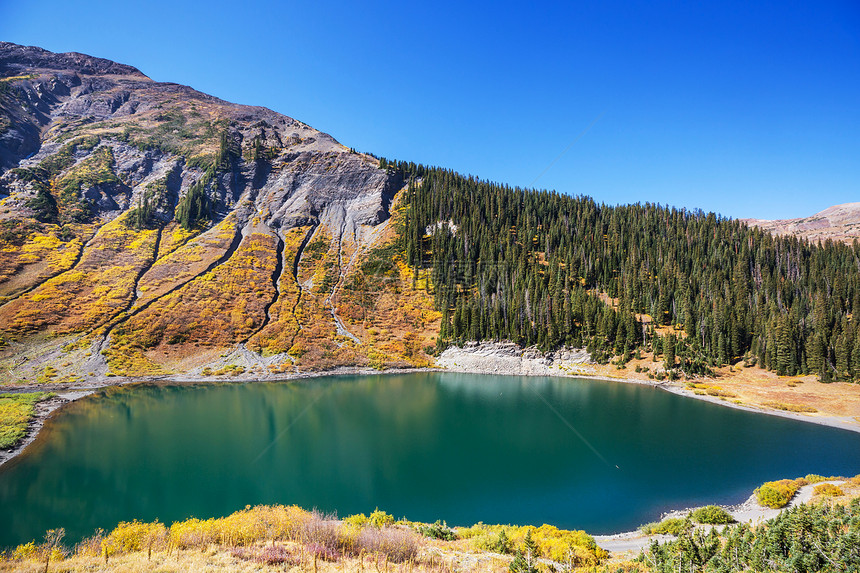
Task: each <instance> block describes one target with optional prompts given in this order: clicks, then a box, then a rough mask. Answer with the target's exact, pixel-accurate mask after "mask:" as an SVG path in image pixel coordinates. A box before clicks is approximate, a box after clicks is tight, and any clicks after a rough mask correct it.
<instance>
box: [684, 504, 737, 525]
mask: <svg viewBox="0 0 860 573" xmlns="http://www.w3.org/2000/svg"><path fill="white" fill-rule="evenodd" d="M690 519H692V520H693V521H695V522H696V523H704V524H708V525H724V524H726V523H734V522H735V518H734V517H732V514H730V513H729V512H728V511H726V510H725V509H723V508H722V507H719V506H716V505H708V506H705V507H700V508H698V509H696V510H694V511H693V512H692V513H690Z"/></svg>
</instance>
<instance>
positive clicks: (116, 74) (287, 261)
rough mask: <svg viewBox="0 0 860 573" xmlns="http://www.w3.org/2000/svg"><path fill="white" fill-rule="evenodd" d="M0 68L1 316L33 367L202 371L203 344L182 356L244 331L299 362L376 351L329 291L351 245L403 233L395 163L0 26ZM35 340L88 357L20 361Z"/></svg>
mask: <svg viewBox="0 0 860 573" xmlns="http://www.w3.org/2000/svg"><path fill="white" fill-rule="evenodd" d="M0 70H3V71H4V74H6V75H5V76H4V78H2V79H0V82H2V83H0V88H2V90H0V106H2V111H3V115H2V117H3V118H4V124H3V125H0V197H2V212H0V226H2V231H3V235H4V239H3V240H4V245H5V247H6V248H5V249H4V250H3V254H2V256H0V296H2V297H3V298H2V299H0V301H2V302H3V305H2V307H0V328H2V330H3V336H4V340H5V341H6V342H7V343H9V344H10V346H9V347H8V348H7V349H6V350H5V351H4V354H5V355H6V356H5V358H6V360H7V361H11V362H7V364H8V363H11V364H13V365H14V368H13V371H14V372H15V373H16V374H17V375H20V376H22V379H23V380H34V379H38V378H41V379H43V380H58V379H63V378H64V377H65V378H70V379H79V378H81V377H83V376H88V375H90V373H92V375H97V376H102V375H107V374H119V375H133V374H134V375H139V374H159V373H165V372H186V371H187V370H188V368H189V367H191V369H197V370H199V369H200V368H201V367H202V366H204V365H205V364H206V363H208V362H209V360H208V359H207V360H203V361H202V363H199V364H198V363H194V361H191V362H189V361H188V360H186V355H188V354H189V353H190V349H191V348H198V347H199V346H200V345H203V347H204V348H210V349H211V351H209V352H208V354H210V355H211V356H209V358H217V357H218V356H219V355H221V354H223V353H224V352H225V351H230V350H231V349H233V348H234V347H235V346H236V345H239V346H240V347H242V348H244V347H245V346H246V345H249V346H252V347H253V348H255V350H256V351H257V352H261V353H264V354H268V355H270V356H269V358H271V356H275V357H277V359H275V360H272V359H268V358H267V360H266V361H265V362H260V361H258V362H259V363H260V364H261V367H263V368H266V367H271V368H272V369H275V370H283V369H285V368H286V369H289V370H291V371H292V370H293V369H295V368H298V366H297V365H298V364H299V356H298V355H300V354H301V355H304V356H306V358H305V359H304V362H307V363H309V365H308V367H312V368H316V367H321V366H325V365H329V366H333V365H337V364H345V363H348V364H359V365H360V364H367V363H368V362H369V360H370V358H368V356H367V355H368V354H371V355H376V354H379V352H377V351H375V350H371V349H372V348H375V346H374V345H373V344H368V345H365V347H364V348H362V349H361V350H360V351H358V352H356V351H355V350H354V348H352V347H351V346H350V345H346V344H344V343H343V342H342V341H340V340H337V338H338V336H340V337H345V338H348V339H349V338H351V339H352V341H353V342H355V341H357V340H358V339H357V338H356V337H355V336H354V335H351V333H350V332H349V330H348V328H347V327H346V326H344V322H343V320H341V318H340V317H339V316H338V314H337V310H336V309H337V307H338V304H339V299H340V293H339V290H340V289H341V287H342V283H343V281H344V279H345V278H346V277H345V275H346V273H347V271H348V270H349V269H350V268H351V265H353V264H354V262H355V259H356V257H357V256H358V254H359V253H361V252H364V251H366V250H367V249H369V248H371V247H372V246H374V244H372V241H371V239H373V240H384V241H390V240H391V237H390V233H389V235H385V236H383V235H384V233H383V231H384V227H385V225H384V223H386V222H387V221H388V220H389V218H390V217H391V204H392V201H393V200H394V196H395V194H396V192H397V191H398V189H399V188H400V186H401V185H402V181H401V177H400V175H399V174H397V173H393V172H390V171H388V170H386V169H380V168H379V166H378V161H377V160H376V159H375V158H373V157H371V156H368V155H365V154H358V153H355V152H354V151H352V150H350V149H348V148H346V147H345V146H343V145H341V144H340V143H338V142H337V141H336V140H335V139H334V138H333V137H331V136H330V135H328V134H325V133H322V132H320V131H318V130H315V129H313V128H311V127H310V126H308V125H306V124H304V123H302V122H300V121H298V120H295V119H293V118H290V117H288V116H284V115H281V114H278V113H276V112H274V111H272V110H269V109H267V108H262V107H255V106H242V105H237V104H231V103H229V102H225V101H224V100H221V99H219V98H216V97H214V96H209V95H207V94H203V93H201V92H198V91H196V90H193V89H192V88H189V87H187V86H182V85H179V84H173V83H160V82H155V81H153V80H151V79H150V78H148V77H147V76H145V75H144V74H143V73H142V72H140V71H139V70H137V69H136V68H133V67H131V66H124V65H122V64H116V63H114V62H110V61H109V60H104V59H100V58H93V57H90V56H86V55H83V54H77V53H69V54H52V53H51V52H47V51H45V50H42V49H40V48H32V47H24V46H17V45H14V44H9V43H2V44H0ZM10 73H11V74H14V75H12V76H9V75H8V74H10ZM308 247H312V250H313V252H312V253H311V255H312V257H306V256H305V255H306V252H305V250H306V249H307V248H308ZM213 284H216V285H218V287H217V288H214V289H213V287H212V285H213ZM413 298H414V297H413ZM214 300H217V301H219V302H218V305H215V306H213V305H212V304H211V303H212V301H214ZM281 307H284V308H281ZM287 310H288V312H287ZM196 313H200V314H201V315H202V316H203V318H202V319H201V321H197V322H192V323H191V324H188V318H189V317H190V316H191V317H193V316H196ZM224 315H228V316H229V318H225V316H224ZM45 335H48V337H49V338H48V339H47V340H44V337H45ZM56 338H62V339H63V341H64V343H63V344H59V343H56V344H52V343H50V340H52V339H56ZM141 338H142V339H143V340H144V343H143V344H141V343H140V342H139V340H140V339H141ZM395 338H396V337H395ZM67 339H68V340H67ZM34 341H35V342H34ZM390 342H391V343H392V344H393V345H394V346H397V342H398V340H393V341H390ZM430 342H432V341H430V340H429V339H428V340H425V341H424V343H423V344H422V347H423V346H426V345H428V344H430ZM42 343H44V344H46V345H47V347H50V351H48V350H47V349H46V348H43V351H45V352H47V354H48V355H50V356H53V357H54V358H57V357H60V356H62V355H64V354H68V353H69V352H73V353H74V352H77V353H78V354H80V356H77V357H75V359H67V360H62V361H61V362H60V363H59V364H60V365H62V364H65V363H69V364H70V365H72V366H66V367H62V366H57V365H55V362H57V360H55V359H54V358H50V357H49V358H47V359H40V360H36V361H33V360H25V361H24V363H22V364H17V365H16V364H15V362H16V357H17V356H19V355H20V354H21V353H22V349H23V348H28V347H30V346H31V345H32V344H37V345H38V344H42ZM22 344H23V346H21V345H22ZM353 346H354V345H353ZM63 348H66V350H63ZM156 349H157V350H156ZM291 350H292V351H293V352H292V354H291V353H290V351H291ZM165 355H166V356H167V359H166V362H165V359H163V356H165ZM323 355H325V357H326V358H325V359H323V358H321V357H322V356H323ZM207 356H208V355H207ZM382 356H384V357H385V358H386V359H390V360H389V361H391V362H392V363H394V364H403V365H409V364H410V363H409V362H408V361H404V360H403V359H402V358H400V357H399V356H398V354H397V352H396V351H394V352H389V353H388V354H385V353H382ZM422 356H423V355H422ZM416 359H418V360H419V362H420V361H422V360H426V358H420V356H416ZM0 361H2V360H0ZM168 362H169V363H170V364H172V365H171V366H167V365H166V364H167V363H168ZM31 363H32V364H31ZM178 363H182V365H181V366H176V364H178ZM177 368H178V369H177Z"/></svg>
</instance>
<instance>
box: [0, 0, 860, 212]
mask: <svg viewBox="0 0 860 573" xmlns="http://www.w3.org/2000/svg"><path fill="white" fill-rule="evenodd" d="M0 39H2V40H6V41H11V42H17V43H21V44H28V45H37V46H41V47H43V48H46V49H49V50H52V51H58V52H63V51H78V52H83V53H88V54H91V55H96V56H101V57H105V58H110V59H113V60H116V61H120V62H123V63H127V64H131V65H134V66H137V67H138V68H140V70H141V71H143V72H144V73H146V74H147V75H149V76H150V77H151V78H153V79H155V80H159V81H173V82H178V83H183V84H188V85H191V86H192V87H194V88H196V89H199V90H201V91H204V92H207V93H211V94H213V95H216V96H218V97H221V98H223V99H226V100H229V101H235V102H238V103H247V104H255V105H264V106H267V107H269V108H272V109H274V110H276V111H278V112H281V113H284V114H286V115H289V116H292V117H295V118H297V119H300V120H302V121H304V122H306V123H308V124H310V125H312V126H314V127H316V128H317V129H320V130H323V131H326V132H328V133H330V134H332V135H333V136H334V137H336V138H337V139H338V140H339V141H341V142H342V143H343V144H345V145H347V146H350V147H355V148H356V149H359V150H362V151H371V152H373V153H375V154H377V155H383V156H386V157H389V158H398V159H405V160H412V161H416V162H420V163H425V164H433V165H440V166H444V167H449V168H452V169H455V170H457V171H460V172H462V173H471V174H474V175H477V176H479V177H481V178H485V179H491V180H495V181H500V182H505V183H509V184H511V185H520V186H526V187H529V186H535V187H544V188H552V189H557V190H559V191H561V192H565V193H571V194H585V195H590V196H592V197H594V198H595V199H597V200H598V201H601V202H604V203H609V204H616V203H630V202H645V201H650V202H654V203H663V204H670V205H676V206H683V207H688V208H702V209H704V210H706V211H717V212H719V213H722V214H724V215H728V216H732V217H759V218H784V217H796V216H804V215H809V214H812V213H815V212H817V211H820V210H821V209H824V208H826V207H828V206H830V205H833V204H838V203H845V202H850V201H860V4H858V3H857V1H856V0H849V1H845V2H829V1H827V0H823V1H821V2H816V3H813V2H807V3H799V2H772V3H762V2H755V1H742V2H735V1H733V0H732V1H721V2H687V3H682V2H661V1H655V2H613V1H606V2H594V3H577V2H559V3H552V2H543V3H541V2H537V3H535V2H472V3H462V2H447V1H436V2H432V3H412V2H331V1H326V0H319V1H314V2H303V3H296V2H289V1H284V2H274V1H270V0H261V1H257V2H254V3H253V4H252V5H250V6H247V7H246V6H243V5H242V4H241V3H238V2H232V3H225V2H217V1H209V2H180V1H178V0H173V1H171V2H167V1H164V0H149V1H147V2H103V1H102V2H98V1H94V0H80V1H75V2H69V1H68V0H63V1H57V0H30V1H28V2H3V3H2V5H0ZM589 126H591V127H590V129H588V128H589ZM586 130H587V131H586ZM583 131H585V133H584V134H583ZM580 135H581V137H580ZM559 155H561V157H559ZM556 158H558V160H557V161H555V162H554V163H553V161H554V160H555V159H556Z"/></svg>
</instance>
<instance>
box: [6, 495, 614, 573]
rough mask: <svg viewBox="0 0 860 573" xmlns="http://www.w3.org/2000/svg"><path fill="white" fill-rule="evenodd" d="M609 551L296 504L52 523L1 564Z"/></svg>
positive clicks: (381, 560)
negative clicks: (177, 516) (66, 530)
mask: <svg viewBox="0 0 860 573" xmlns="http://www.w3.org/2000/svg"><path fill="white" fill-rule="evenodd" d="M607 557H608V554H607V553H606V552H605V551H603V550H602V549H600V548H599V547H598V546H597V544H596V543H595V542H594V539H593V538H592V537H591V536H590V535H588V534H586V533H585V532H583V531H566V530H560V529H558V528H556V527H553V526H550V525H543V526H541V527H531V526H525V527H518V526H511V525H484V524H480V523H479V524H477V525H474V526H472V527H469V528H456V529H451V528H449V527H447V526H446V525H445V524H444V523H438V522H437V523H435V524H422V523H415V522H409V521H405V520H400V521H395V520H394V518H393V516H391V515H389V514H387V513H385V512H383V511H378V510H377V511H375V512H373V513H371V514H370V515H369V516H365V515H363V514H360V515H353V516H349V517H347V518H345V519H343V520H337V519H334V518H332V517H329V516H325V515H322V514H320V513H317V512H309V511H305V510H303V509H300V508H298V507H295V506H258V507H253V508H250V507H249V508H246V509H244V510H242V511H238V512H236V513H233V514H232V515H230V516H227V517H224V518H219V519H206V520H201V519H194V518H192V519H188V520H185V521H181V522H176V523H173V524H171V525H170V526H166V525H165V524H163V523H159V522H158V521H155V522H152V523H142V522H137V521H134V522H131V523H121V524H119V525H118V526H117V527H116V528H115V529H114V530H113V531H110V532H101V531H100V532H96V534H95V535H94V536H92V537H90V538H88V539H84V540H83V541H81V542H80V543H78V544H76V545H75V546H74V547H67V546H64V544H63V533H62V531H61V530H52V531H49V532H48V533H47V534H46V536H45V539H44V541H42V542H40V543H37V542H35V541H33V542H30V543H27V544H23V545H20V546H18V547H16V548H14V549H12V550H9V551H8V552H7V553H6V555H5V557H4V560H3V561H0V571H44V570H45V569H46V567H47V569H48V570H51V569H52V568H53V569H54V570H57V571H175V570H183V571H269V570H271V571H275V570H277V571H284V570H287V571H289V570H295V571H315V572H320V571H365V570H367V571H422V572H424V571H426V572H431V571H432V572H443V571H446V572H447V571H498V572H502V571H508V570H510V564H511V563H525V564H526V566H527V567H528V564H532V566H534V567H537V566H540V567H542V568H544V569H545V570H549V569H546V567H549V566H551V562H555V565H552V566H554V567H557V568H558V567H561V566H562V565H559V563H561V564H563V566H564V567H567V568H568V569H573V568H577V567H591V568H594V567H599V566H602V565H603V564H604V563H605V561H606V559H607ZM539 564H541V565H539Z"/></svg>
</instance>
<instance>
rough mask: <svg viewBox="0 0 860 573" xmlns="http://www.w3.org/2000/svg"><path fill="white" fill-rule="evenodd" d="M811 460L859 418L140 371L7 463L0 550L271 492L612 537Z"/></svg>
mask: <svg viewBox="0 0 860 573" xmlns="http://www.w3.org/2000/svg"><path fill="white" fill-rule="evenodd" d="M807 473H820V474H827V475H829V474H843V475H855V474H857V473H860V434H857V433H852V432H848V431H844V430H837V429H833V428H827V427H823V426H817V425H813V424H808V423H802V422H797V421H793V420H787V419H783V418H777V417H773V416H765V415H762V414H753V413H749V412H744V411H739V410H734V409H730V408H724V407H720V406H716V405H713V404H709V403H705V402H702V401H699V400H692V399H689V398H684V397H680V396H676V395H674V394H670V393H668V392H663V391H661V390H658V389H655V388H651V387H648V386H639V385H633V384H622V383H616V382H602V381H589V380H576V379H559V378H519V377H493V376H478V375H466V374H435V373H431V374H409V375H390V376H366V377H337V378H323V379H318V380H311V381H301V382H296V383H266V384H262V383H258V384H225V385H205V386H204V385H200V386H146V385H139V386H133V387H122V388H110V389H107V390H105V391H103V392H101V393H99V394H96V395H93V396H91V397H88V398H86V399H83V400H80V401H78V402H76V403H73V404H71V405H69V406H68V407H66V408H65V409H64V410H63V411H62V413H61V414H60V415H59V416H57V417H56V418H55V419H54V420H52V421H51V422H49V423H48V424H47V425H46V427H45V429H44V430H43V433H42V434H41V435H40V437H39V438H38V439H37V440H36V442H34V443H33V444H32V445H31V446H30V448H28V450H27V451H26V452H25V454H24V455H23V456H21V457H20V458H19V459H18V460H17V461H15V462H12V463H11V464H7V465H6V466H4V467H2V468H0V547H2V546H9V545H13V544H18V543H22V542H26V541H29V540H30V539H34V538H35V539H41V538H42V536H43V534H44V532H45V530H46V529H49V528H53V527H65V528H66V531H67V540H68V541H76V540H78V539H80V538H81V537H84V536H88V535H91V534H92V533H93V531H94V530H95V528H97V527H100V528H104V529H108V530H109V529H111V528H113V527H114V526H115V525H116V524H117V523H118V522H119V521H123V520H127V521H130V520H132V519H134V518H137V519H141V520H147V521H149V520H153V519H156V518H158V519H159V520H161V521H162V522H166V523H168V524H169V523H170V522H172V521H175V520H180V519H185V518H187V517H189V516H195V517H201V518H205V517H217V516H224V515H228V514H229V513H231V512H233V511H236V510H238V509H241V508H243V507H245V505H248V504H250V505H255V504H261V503H262V504H273V503H283V504H298V505H300V506H302V507H305V508H313V507H316V508H319V509H320V510H324V511H326V512H334V511H336V512H337V513H338V514H339V515H341V516H345V515H349V514H352V513H359V512H364V513H368V512H370V511H373V509H374V508H376V507H379V508H381V509H384V510H386V511H388V512H389V513H392V514H394V515H395V516H396V517H401V516H406V517H408V518H409V519H412V520H420V521H429V522H432V521H435V520H437V519H445V520H447V521H448V523H449V524H451V525H454V524H456V525H468V524H472V523H475V522H477V521H483V522H485V523H515V524H527V523H531V524H536V525H540V524H541V523H551V524H554V525H558V526H559V527H564V528H577V529H585V530H586V531H588V532H589V533H594V534H598V533H609V532H617V531H622V530H631V529H634V528H636V527H637V526H639V525H640V524H642V523H644V522H647V521H653V520H655V519H657V518H658V517H659V515H660V513H661V512H662V511H665V510H668V509H674V508H683V507H689V506H693V505H701V504H705V503H711V502H717V503H736V502H740V501H742V500H743V499H746V497H747V496H748V495H749V494H750V493H751V491H752V489H754V488H755V487H756V486H758V485H759V484H761V483H762V482H763V481H766V480H770V479H777V478H783V477H796V476H801V475H806V474H807Z"/></svg>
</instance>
